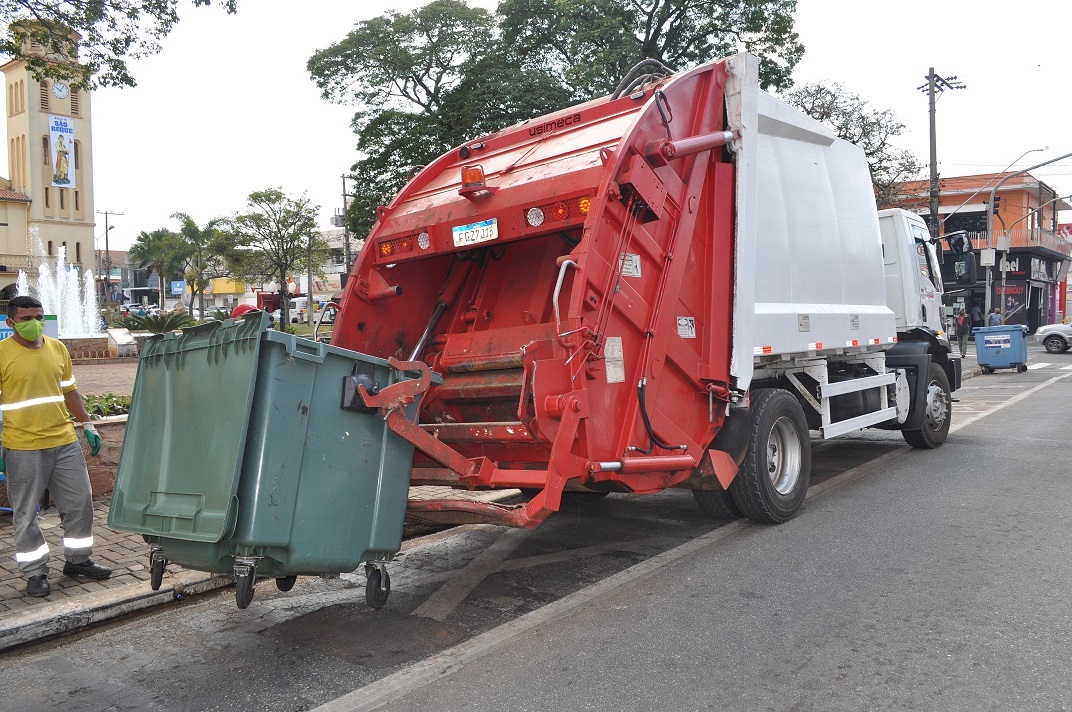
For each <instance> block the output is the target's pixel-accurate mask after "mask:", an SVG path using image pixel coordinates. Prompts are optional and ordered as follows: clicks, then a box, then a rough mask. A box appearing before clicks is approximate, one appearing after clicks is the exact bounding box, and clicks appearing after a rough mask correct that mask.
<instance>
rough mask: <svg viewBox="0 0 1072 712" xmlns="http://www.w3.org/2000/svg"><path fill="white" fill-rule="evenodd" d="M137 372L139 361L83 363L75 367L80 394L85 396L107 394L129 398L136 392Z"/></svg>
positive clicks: (119, 360)
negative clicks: (135, 378)
mask: <svg viewBox="0 0 1072 712" xmlns="http://www.w3.org/2000/svg"><path fill="white" fill-rule="evenodd" d="M137 372H138V360H137V359H111V360H108V361H102V362H101V363H84V362H83V363H76V364H75V365H74V378H75V381H76V382H77V384H78V392H79V393H81V394H82V395H84V396H101V395H104V394H106V393H112V394H114V395H117V396H129V395H131V394H132V393H133V392H134V376H135V375H137Z"/></svg>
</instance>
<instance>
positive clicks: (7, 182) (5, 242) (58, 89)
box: [0, 37, 97, 298]
mask: <svg viewBox="0 0 1072 712" xmlns="http://www.w3.org/2000/svg"><path fill="white" fill-rule="evenodd" d="M75 39H77V37H75ZM26 42H27V45H28V46H27V48H26V49H27V53H28V54H36V55H46V48H45V47H43V46H41V45H40V44H37V43H36V42H33V41H32V40H30V39H27V40H26ZM0 70H3V72H4V79H5V90H6V96H7V152H8V176H9V177H8V178H7V179H0V296H2V298H10V297H11V296H14V293H15V291H14V289H15V288H14V283H15V279H16V275H17V274H18V271H19V270H20V269H22V270H26V269H27V268H28V267H29V266H30V258H31V255H32V254H33V248H32V245H31V237H30V234H31V232H33V228H35V227H36V228H37V232H38V235H39V236H40V239H41V244H42V246H43V247H44V249H45V252H46V254H47V255H49V256H51V257H53V258H55V257H58V256H59V254H60V251H61V250H60V248H61V247H66V262H67V263H68V264H72V265H74V266H76V267H78V268H79V269H80V270H83V271H84V270H87V269H92V270H94V272H96V271H97V270H96V267H97V266H96V264H95V258H94V245H93V230H94V224H95V223H94V213H93V151H92V139H91V136H92V134H91V122H90V119H91V114H90V95H89V92H88V91H83V90H77V89H75V88H74V87H72V86H71V85H70V83H69V82H67V81H64V80H59V79H50V78H42V79H41V80H37V79H34V77H33V74H32V73H31V72H30V71H29V69H28V67H27V64H26V60H24V59H14V60H12V61H10V62H7V63H6V64H4V65H3V66H2V67H0Z"/></svg>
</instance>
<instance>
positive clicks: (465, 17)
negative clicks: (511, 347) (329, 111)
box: [308, 0, 571, 235]
mask: <svg viewBox="0 0 1072 712" xmlns="http://www.w3.org/2000/svg"><path fill="white" fill-rule="evenodd" d="M308 69H309V73H310V75H311V76H312V78H313V80H314V81H315V82H316V84H317V86H318V87H320V89H321V91H322V93H323V96H324V98H326V99H328V100H330V101H334V102H337V103H343V104H355V105H357V107H358V110H357V113H356V114H355V115H354V119H353V127H354V131H355V132H356V133H357V135H358V140H357V148H358V151H359V152H361V154H362V155H363V156H365V158H363V159H362V160H361V161H359V162H358V163H357V164H355V165H354V166H353V171H354V173H355V179H356V180H355V192H356V197H355V199H354V201H353V203H352V204H351V207H350V220H351V225H350V227H351V230H353V231H354V232H355V233H356V234H358V235H361V234H365V233H367V231H368V229H369V228H370V227H371V226H372V223H373V222H374V221H375V208H376V206H377V205H382V204H385V203H387V202H388V201H389V200H390V198H391V196H393V195H394V194H395V193H396V192H397V191H398V189H399V188H401V187H402V185H403V184H404V183H405V181H406V179H407V178H408V177H409V176H410V175H411V173H412V170H413V168H414V167H415V166H421V165H424V164H426V163H428V162H429V161H431V160H432V159H433V158H435V157H436V156H438V155H439V154H441V153H443V152H444V151H446V150H448V149H449V148H451V147H452V146H456V145H458V144H460V143H462V142H464V141H467V140H470V139H472V138H475V137H478V136H481V135H484V134H486V133H490V132H491V131H494V130H497V129H499V128H501V127H502V126H505V125H509V124H512V123H516V122H518V121H521V120H523V119H527V118H532V117H534V116H539V115H541V114H544V113H547V112H548V111H550V110H553V109H555V108H560V107H562V106H566V105H568V104H569V103H570V98H571V94H570V92H568V91H567V90H565V89H564V88H563V87H562V86H561V85H560V84H559V83H558V82H557V81H556V80H555V79H554V78H553V77H550V76H548V75H547V74H546V73H544V72H541V71H536V70H534V69H533V68H532V66H531V65H529V64H527V63H526V61H525V60H524V59H523V57H522V56H521V55H519V54H518V53H516V52H514V51H513V50H512V49H511V48H509V47H507V46H505V45H502V44H500V43H499V42H498V40H497V32H496V29H495V18H494V17H493V16H492V15H491V14H490V13H488V12H487V11H486V10H484V9H482V8H470V7H468V6H467V5H465V3H463V2H458V0H434V1H433V2H431V3H429V4H427V5H425V6H424V7H421V8H418V9H417V10H414V11H413V12H411V13H408V14H404V15H403V14H399V13H397V12H387V13H385V14H384V15H381V16H379V17H376V18H373V19H371V20H367V21H364V22H361V23H358V24H357V26H356V27H355V28H354V29H353V30H352V31H351V32H350V33H349V34H348V35H347V36H346V37H345V38H344V39H343V40H342V41H340V42H338V43H336V44H334V45H332V46H330V47H328V48H327V49H324V50H321V51H319V52H317V53H316V54H314V55H313V57H312V58H311V59H310V60H309V63H308Z"/></svg>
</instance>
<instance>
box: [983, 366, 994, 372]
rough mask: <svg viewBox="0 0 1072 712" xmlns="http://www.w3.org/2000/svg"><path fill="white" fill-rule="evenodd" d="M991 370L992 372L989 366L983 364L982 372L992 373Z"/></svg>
mask: <svg viewBox="0 0 1072 712" xmlns="http://www.w3.org/2000/svg"><path fill="white" fill-rule="evenodd" d="M993 372H994V369H992V368H990V367H989V366H983V373H993Z"/></svg>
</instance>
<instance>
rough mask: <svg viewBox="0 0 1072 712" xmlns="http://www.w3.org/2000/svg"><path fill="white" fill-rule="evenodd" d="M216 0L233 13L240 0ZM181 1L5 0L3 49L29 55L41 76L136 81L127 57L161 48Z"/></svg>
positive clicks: (207, 1)
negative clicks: (128, 65) (74, 40)
mask: <svg viewBox="0 0 1072 712" xmlns="http://www.w3.org/2000/svg"><path fill="white" fill-rule="evenodd" d="M191 2H192V3H193V5H194V6H198V5H211V4H213V3H212V0H191ZM216 4H217V5H220V6H222V7H223V8H224V9H225V10H226V11H227V12H228V13H234V12H235V11H236V10H237V4H238V0H219V1H218V2H217V3H216ZM178 6H179V0H53V1H49V0H4V1H3V2H0V53H2V54H4V55H6V56H7V57H10V58H12V59H24V60H26V62H27V64H28V65H29V67H30V70H31V71H32V72H33V73H34V74H35V75H36V76H38V77H52V78H54V79H66V80H68V81H71V82H73V83H74V84H75V85H76V86H79V87H82V88H86V89H92V88H95V87H98V86H136V84H137V82H135V81H134V77H132V76H131V74H130V72H129V70H128V69H127V59H137V58H140V57H145V56H148V55H151V54H155V53H156V52H158V51H160V40H162V39H163V38H164V37H165V36H167V34H168V33H169V32H171V29H172V28H173V27H174V26H175V23H176V22H178V21H179V11H178ZM75 37H76V38H77V44H76V43H75V42H73V41H72V38H75ZM42 50H43V51H42ZM76 62H77V64H75V63H76Z"/></svg>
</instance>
